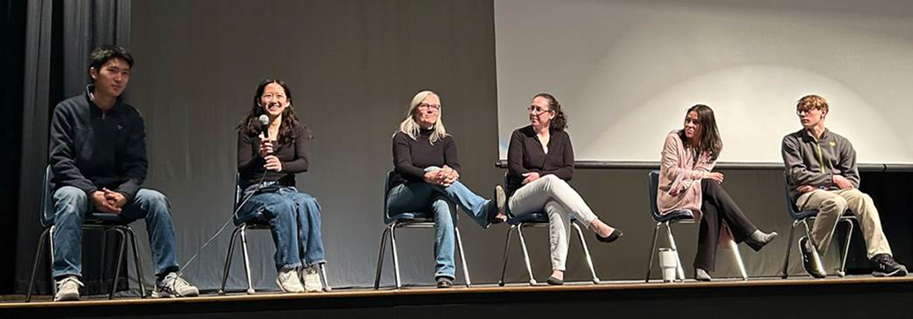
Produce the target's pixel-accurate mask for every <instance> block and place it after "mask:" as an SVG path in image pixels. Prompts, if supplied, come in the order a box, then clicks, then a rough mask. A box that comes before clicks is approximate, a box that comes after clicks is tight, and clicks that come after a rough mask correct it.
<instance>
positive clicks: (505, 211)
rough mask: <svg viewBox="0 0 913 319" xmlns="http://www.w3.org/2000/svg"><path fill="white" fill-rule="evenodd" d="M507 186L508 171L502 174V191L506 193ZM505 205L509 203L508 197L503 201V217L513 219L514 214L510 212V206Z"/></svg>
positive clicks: (508, 181)
mask: <svg viewBox="0 0 913 319" xmlns="http://www.w3.org/2000/svg"><path fill="white" fill-rule="evenodd" d="M508 184H510V172H509V171H508V172H504V185H502V187H504V191H507V185H508ZM507 203H510V197H507V198H505V199H504V215H506V216H507V218H511V217H514V214H513V213H511V212H510V205H508V204H507Z"/></svg>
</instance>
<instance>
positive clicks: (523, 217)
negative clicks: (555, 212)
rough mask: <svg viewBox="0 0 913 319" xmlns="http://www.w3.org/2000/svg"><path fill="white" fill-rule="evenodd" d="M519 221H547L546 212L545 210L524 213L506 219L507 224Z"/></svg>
mask: <svg viewBox="0 0 913 319" xmlns="http://www.w3.org/2000/svg"><path fill="white" fill-rule="evenodd" d="M520 223H548V214H546V213H545V212H535V213H526V214H520V215H516V216H513V217H511V218H508V219H507V224H508V225H516V224H520Z"/></svg>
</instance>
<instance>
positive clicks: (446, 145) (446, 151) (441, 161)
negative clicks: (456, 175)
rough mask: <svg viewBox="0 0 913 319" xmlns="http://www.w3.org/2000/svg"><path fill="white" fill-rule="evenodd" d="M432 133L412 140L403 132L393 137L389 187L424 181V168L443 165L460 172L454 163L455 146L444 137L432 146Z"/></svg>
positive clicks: (426, 133)
mask: <svg viewBox="0 0 913 319" xmlns="http://www.w3.org/2000/svg"><path fill="white" fill-rule="evenodd" d="M431 132H432V131H431V130H425V129H422V130H421V132H420V134H419V136H416V138H415V139H412V138H411V137H409V135H406V133H403V132H397V133H396V134H395V135H393V167H394V171H395V172H396V174H394V177H393V180H392V181H391V185H390V187H391V188H392V187H394V186H397V185H399V184H403V183H406V182H407V181H409V182H419V181H424V176H425V168H426V167H429V166H437V167H443V166H444V165H447V166H449V167H450V168H452V169H455V170H456V171H457V172H460V161H459V160H458V159H457V148H456V142H454V140H453V137H452V136H450V135H447V137H445V138H443V139H441V140H438V141H436V142H434V144H431V143H430V142H429V138H430V137H431Z"/></svg>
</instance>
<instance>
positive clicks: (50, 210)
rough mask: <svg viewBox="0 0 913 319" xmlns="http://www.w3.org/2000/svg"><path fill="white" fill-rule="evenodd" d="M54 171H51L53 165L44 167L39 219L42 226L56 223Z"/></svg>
mask: <svg viewBox="0 0 913 319" xmlns="http://www.w3.org/2000/svg"><path fill="white" fill-rule="evenodd" d="M53 177H54V173H53V172H52V171H51V165H48V166H47V167H45V169H44V177H43V178H44V181H43V182H42V183H41V208H39V209H40V210H41V212H40V216H38V218H39V221H41V226H44V227H49V226H51V225H53V224H54V205H52V204H51V178H53Z"/></svg>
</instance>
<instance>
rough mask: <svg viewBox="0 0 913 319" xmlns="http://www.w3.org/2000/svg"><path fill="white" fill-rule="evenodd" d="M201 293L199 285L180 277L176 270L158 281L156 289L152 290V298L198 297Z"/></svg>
mask: <svg viewBox="0 0 913 319" xmlns="http://www.w3.org/2000/svg"><path fill="white" fill-rule="evenodd" d="M199 295H200V290H199V289H197V287H194V286H193V285H191V284H190V283H188V282H187V281H186V280H184V279H182V278H181V277H178V274H177V273H175V272H172V273H169V274H168V275H166V276H165V278H163V279H162V280H158V281H156V282H155V289H153V290H152V298H162V297H164V298H177V297H196V296H199Z"/></svg>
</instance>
